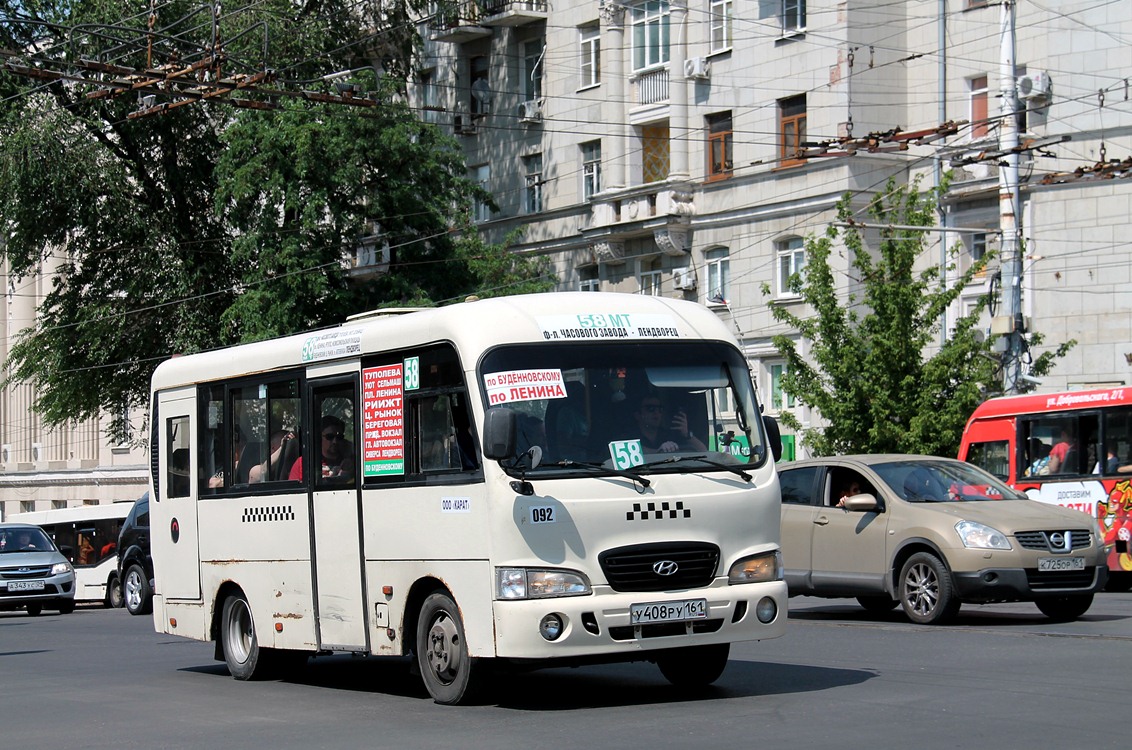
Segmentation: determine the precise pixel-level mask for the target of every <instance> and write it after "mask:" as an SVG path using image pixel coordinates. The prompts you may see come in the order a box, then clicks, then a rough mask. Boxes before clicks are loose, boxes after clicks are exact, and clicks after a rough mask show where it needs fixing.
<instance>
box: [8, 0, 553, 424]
mask: <svg viewBox="0 0 1132 750" xmlns="http://www.w3.org/2000/svg"><path fill="white" fill-rule="evenodd" d="M416 4H418V1H417V0H400V1H399V2H391V3H386V2H383V3H380V4H379V3H376V2H362V3H358V2H356V0H323V1H321V2H319V1H317V0H316V1H314V2H306V3H292V2H288V1H287V0H264V1H263V2H259V3H255V4H251V5H249V6H246V7H244V8H240V9H238V10H235V11H232V12H230V13H227V14H226V15H222V16H220V18H219V26H218V28H219V38H220V39H222V40H227V41H226V42H225V44H224V46H223V50H224V71H225V73H226V74H229V73H230V74H233V75H237V74H247V73H253V72H256V71H262V70H266V69H268V68H271V69H278V71H279V75H280V77H281V79H282V80H283V82H282V83H281V84H280V86H282V87H285V88H287V89H288V90H293V91H298V90H300V89H304V88H308V87H309V88H314V89H317V88H318V87H326V86H327V85H328V84H326V82H325V81H323V80H321V76H323V75H325V74H327V73H330V72H334V71H342V70H352V71H354V73H353V75H352V77H350V78H348V79H347V80H349V81H351V82H357V83H358V84H359V86H360V87H362V88H363V89H364V90H365V91H366V92H367V95H369V96H372V97H374V98H376V99H377V101H378V102H379V105H378V106H376V107H346V106H341V105H338V106H334V105H325V104H318V103H313V102H311V101H307V100H305V99H298V98H287V97H279V98H278V99H277V100H275V101H274V103H275V104H277V105H278V108H277V109H273V110H265V111H261V110H253V109H243V108H239V109H238V108H234V107H231V106H229V105H226V104H224V103H223V101H220V100H218V101H216V102H213V103H208V104H206V103H197V104H192V105H189V106H180V107H177V108H175V109H170V110H168V111H167V112H165V113H163V114H161V115H157V116H148V117H140V118H131V117H130V115H131V113H133V112H135V111H136V110H137V108H138V99H137V97H136V96H135V95H132V94H127V95H123V96H117V97H93V98H92V97H90V96H88V94H90V93H91V92H92V91H93V90H95V89H94V87H91V86H89V85H86V84H76V83H73V82H72V83H66V82H58V81H57V82H54V83H51V82H48V83H44V82H43V81H40V80H35V79H19V78H16V77H14V76H11V75H4V74H2V73H0V93H2V94H3V99H2V100H0V125H2V130H0V253H2V254H3V256H4V258H5V259H6V260H7V262H8V264H9V270H10V272H11V274H12V275H13V276H14V277H15V278H17V279H19V278H24V279H30V278H34V277H35V276H36V275H37V274H38V273H39V272H40V271H41V270H46V271H48V272H53V273H54V275H53V286H52V288H51V290H50V291H49V292H48V293H47V295H46V297H45V299H44V301H43V304H42V305H41V307H40V309H39V311H38V318H37V320H36V324H35V326H34V327H32V328H30V329H28V331H27V332H26V334H25V335H23V336H22V338H21V339H20V341H19V342H18V343H17V344H16V346H15V347H13V349H12V350H11V351H10V356H9V361H8V362H7V363H6V364H7V376H8V378H9V380H10V381H22V382H29V383H31V384H32V385H33V387H34V389H35V392H36V394H37V398H36V405H35V406H36V409H37V410H38V411H39V412H40V414H41V415H42V417H43V418H44V420H45V421H46V422H48V423H49V424H60V423H63V422H66V421H69V420H78V419H86V418H91V417H94V416H97V415H98V414H100V413H110V414H124V413H125V408H137V407H144V406H145V402H146V394H147V392H148V382H149V377H150V374H151V373H152V370H153V368H154V367H155V366H156V364H157V363H158V362H159V361H160V360H162V359H164V358H166V357H168V356H170V355H172V354H177V353H188V352H193V351H199V350H203V349H210V348H215V347H218V346H224V345H228V344H233V343H238V342H241V341H249V340H254V339H260V338H265V337H270V336H276V335H281V334H286V333H292V332H295V331H297V330H302V329H306V328H310V327H316V326H324V325H330V324H334V323H338V322H341V321H342V320H343V319H344V318H345V316H346V315H348V314H351V313H354V312H359V311H362V310H365V309H371V308H374V307H379V306H383V305H391V304H406V303H410V304H433V303H439V302H442V301H445V300H450V299H460V298H463V296H465V295H468V294H473V293H479V294H481V295H486V294H491V293H501V292H510V291H530V290H534V289H546V288H549V287H551V286H553V284H554V280H553V279H552V278H550V277H549V276H548V271H547V266H546V263H545V262H542V261H539V260H536V259H526V258H521V257H515V256H513V255H512V254H510V253H509V252H507V251H506V249H505V247H504V246H502V245H492V244H488V243H485V242H484V241H483V240H482V239H481V238H480V237H479V236H478V235H477V234H476V232H475V228H474V226H473V225H472V224H471V223H470V220H469V219H468V214H469V210H470V206H471V202H472V200H473V199H474V198H479V199H481V200H483V199H486V198H487V196H486V195H485V194H484V193H483V192H482V191H481V190H480V189H479V188H478V187H477V186H475V185H474V184H473V183H471V182H470V181H469V180H468V179H467V177H466V169H465V165H464V163H463V159H462V155H461V153H460V151H459V149H458V147H457V145H456V143H455V142H454V141H453V140H452V139H451V138H449V137H446V136H444V135H442V134H441V133H440V132H439V131H438V130H437V129H436V128H435V127H433V126H431V125H427V124H423V123H421V122H420V121H419V119H418V118H416V117H415V116H414V114H413V113H412V112H411V111H410V110H409V109H408V107H407V106H406V105H405V104H404V103H403V101H402V100H401V97H399V96H398V91H399V89H400V87H401V86H402V85H403V81H399V80H397V79H396V78H395V77H394V76H393V75H391V73H396V72H404V71H407V70H410V69H411V67H412V66H411V64H410V63H411V58H412V55H413V53H414V47H413V44H414V40H415V39H416V36H415V26H414V25H413V24H411V23H405V21H406V19H408V18H410V17H412V14H413V12H414V6H415V5H416ZM148 7H149V6H148V5H146V6H145V9H144V10H136V11H131V10H130V9H129V8H128V7H127V6H124V5H123V4H121V3H120V2H114V1H113V0H81V1H80V2H77V3H74V2H65V1H64V0H0V14H2V15H3V18H4V19H5V20H8V21H9V23H3V24H0V47H4V48H7V49H14V50H27V51H28V54H29V59H30V60H33V61H38V62H39V63H42V64H43V65H44V66H45V67H52V68H58V69H67V67H66V66H67V64H68V63H70V62H74V61H75V60H77V59H78V58H79V57H80V56H81V57H83V58H84V59H85V58H91V57H97V58H98V59H100V60H103V61H107V62H113V63H114V64H115V65H120V66H129V67H134V68H139V69H143V68H149V67H152V66H154V65H156V64H157V62H158V61H161V62H167V61H170V60H183V61H185V62H186V63H190V62H191V61H193V60H194V59H199V58H200V57H201V56H202V55H205V54H207V53H208V50H209V49H210V48H211V44H212V37H211V19H210V18H209V17H208V16H207V14H202V8H204V9H207V8H208V6H201V5H199V4H193V3H189V2H186V1H185V0H172V2H166V3H162V4H161V5H160V6H159V7H160V10H159V13H160V17H159V18H157V19H156V20H155V22H154V24H153V26H154V27H155V28H157V29H159V30H160V33H158V34H152V35H151V34H148V33H147V28H148V27H149V26H150V23H149V11H148ZM129 12H138V13H139V14H138V15H135V16H126V14H127V13H129ZM165 19H168V22H166V21H165ZM367 29H368V30H370V31H366V30H367ZM373 30H377V32H376V33H375V32H374V31H373ZM265 50H266V51H267V55H268V56H270V59H267V56H265V54H264V52H265ZM373 59H379V60H380V61H381V67H382V68H383V70H384V74H383V75H382V77H381V79H380V80H379V78H378V75H377V73H376V71H375V70H374V69H373V68H372V67H369V68H368V69H366V68H367V66H370V65H371V64H372V60H373ZM366 237H368V238H370V240H369V241H371V242H372V243H374V246H375V247H376V248H377V249H378V250H380V249H381V248H388V260H389V263H388V268H387V271H388V272H387V273H385V274H384V275H379V276H376V277H358V276H357V275H356V274H355V273H354V272H353V269H352V265H351V263H350V262H349V261H350V259H351V258H352V257H353V255H354V253H355V251H356V249H357V247H358V246H359V241H360V238H366ZM15 287H16V289H17V290H18V289H19V287H20V284H19V283H18V282H17V283H16V284H15ZM492 290H495V291H494V292H493V291H492ZM124 428H125V423H124V422H123V421H121V420H120V419H119V420H118V421H117V422H116V423H115V424H113V425H112V429H113V430H114V431H115V432H117V433H119V434H121V433H122V432H123V431H124Z"/></svg>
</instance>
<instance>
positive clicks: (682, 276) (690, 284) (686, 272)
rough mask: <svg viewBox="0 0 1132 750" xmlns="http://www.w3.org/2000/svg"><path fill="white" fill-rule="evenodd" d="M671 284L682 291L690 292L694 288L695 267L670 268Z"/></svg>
mask: <svg viewBox="0 0 1132 750" xmlns="http://www.w3.org/2000/svg"><path fill="white" fill-rule="evenodd" d="M672 286H673V287H674V288H675V289H677V290H679V291H682V292H690V291H692V290H693V289H695V288H696V269H694V268H674V269H673V270H672Z"/></svg>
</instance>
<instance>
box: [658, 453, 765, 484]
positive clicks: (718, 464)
mask: <svg viewBox="0 0 1132 750" xmlns="http://www.w3.org/2000/svg"><path fill="white" fill-rule="evenodd" d="M683 461H699V462H700V463H705V464H707V465H708V466H714V467H716V468H717V469H724V470H725V471H730V472H731V473H732V474H738V475H739V476H741V477H743V479H745V480H747V481H748V482H749V481H751V475H750V474H748V473H747V472H746V471H744V470H743V469H742V468H741V467H739V466H731V465H730V464H725V463H723V462H722V461H716V460H715V459H712V458H708V457H707V456H669V457H668V458H661V459H658V460H656V461H649V462H647V463H643V464H641V465H640V466H638V467H636V468H638V469H643V468H646V467H648V468H651V467H653V466H663V465H664V464H675V463H681V462H683Z"/></svg>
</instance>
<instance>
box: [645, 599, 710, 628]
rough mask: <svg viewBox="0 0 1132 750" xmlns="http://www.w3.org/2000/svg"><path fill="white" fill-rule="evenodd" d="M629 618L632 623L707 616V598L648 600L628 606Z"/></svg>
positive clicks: (703, 617) (696, 618)
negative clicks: (667, 600)
mask: <svg viewBox="0 0 1132 750" xmlns="http://www.w3.org/2000/svg"><path fill="white" fill-rule="evenodd" d="M629 618H630V620H631V621H632V623H633V624H634V625H647V624H649V623H652V622H683V621H686V620H703V619H706V618H707V599H681V600H679V601H674V602H650V603H648V604H632V605H630V606H629Z"/></svg>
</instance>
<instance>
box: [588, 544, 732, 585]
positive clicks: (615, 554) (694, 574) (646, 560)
mask: <svg viewBox="0 0 1132 750" xmlns="http://www.w3.org/2000/svg"><path fill="white" fill-rule="evenodd" d="M597 559H598V562H599V563H601V570H602V572H603V573H605V580H606V581H608V582H609V586H610V587H611V588H612V589H613V590H614V591H668V590H672V589H694V588H700V587H702V586H707V585H708V584H709V583H711V582H712V579H713V578H715V570H716V568H717V567H718V565H719V547H717V546H715V545H714V544H708V543H706V542H663V543H660V544H634V545H632V546H629V547H618V548H616V549H610V550H606V551H605V552H602V553H601V554H600V555H598V558H597ZM664 562H667V563H676V571H675V572H674V573H671V574H669V575H660V573H658V572H657V571H656V570H655V568H656V567H661V569H662V570H663V569H667V568H670V567H671V566H667V565H666V566H657V563H664Z"/></svg>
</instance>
